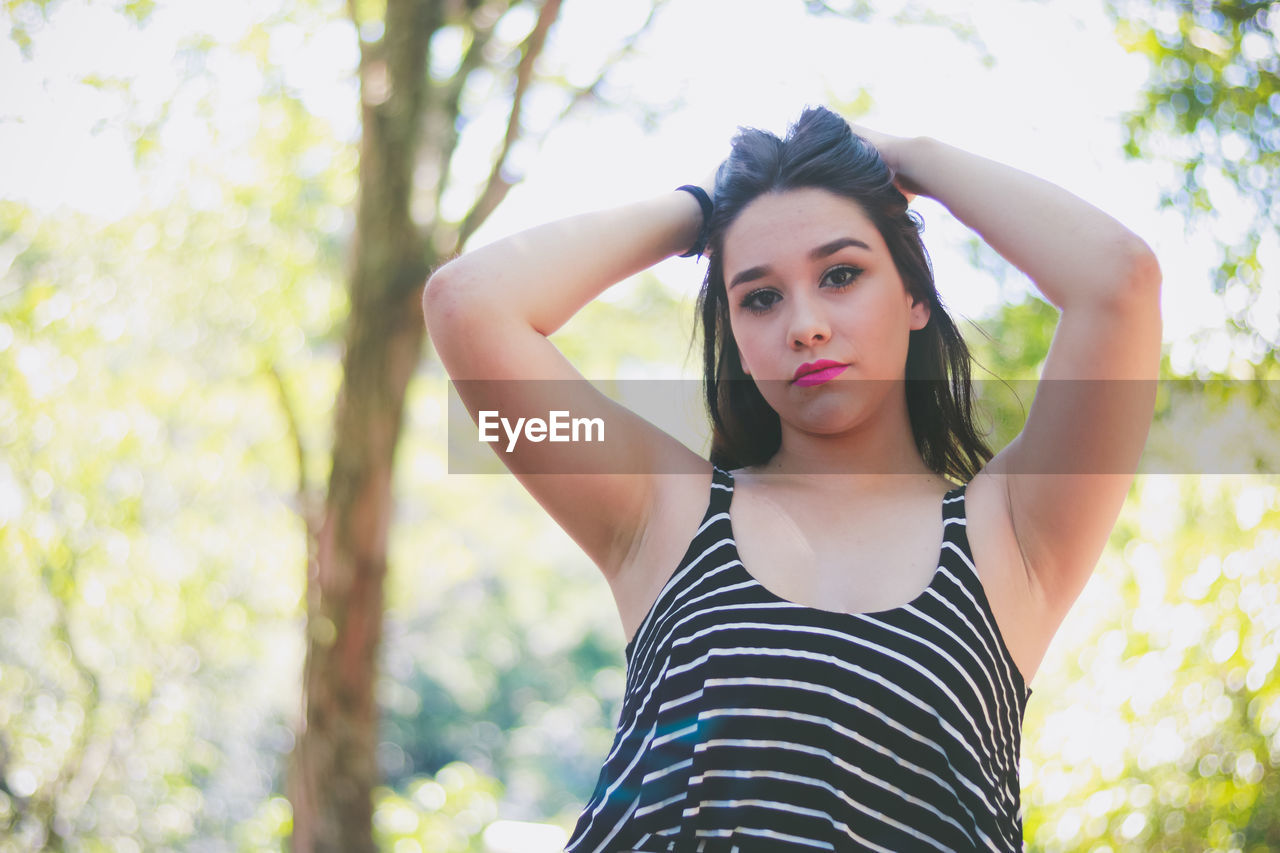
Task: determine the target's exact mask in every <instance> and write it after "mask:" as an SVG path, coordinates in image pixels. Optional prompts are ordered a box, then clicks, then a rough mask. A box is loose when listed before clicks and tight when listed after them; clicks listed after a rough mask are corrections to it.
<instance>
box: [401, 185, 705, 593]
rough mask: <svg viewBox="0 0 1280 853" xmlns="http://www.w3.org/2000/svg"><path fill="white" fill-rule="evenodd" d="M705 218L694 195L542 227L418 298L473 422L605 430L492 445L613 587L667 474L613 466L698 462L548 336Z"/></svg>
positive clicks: (437, 277)
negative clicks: (577, 423)
mask: <svg viewBox="0 0 1280 853" xmlns="http://www.w3.org/2000/svg"><path fill="white" fill-rule="evenodd" d="M701 217H702V212H701V208H700V206H699V204H698V201H697V199H695V198H694V197H693V196H692V195H690V194H689V193H687V192H677V191H673V192H669V193H665V194H663V195H661V196H657V197H654V198H651V199H648V200H645V201H641V202H637V203H634V204H629V205H625V206H622V207H617V208H613V209H609V210H603V211H599V212H595V213H588V214H584V215H581V216H575V217H572V218H569V219H565V220H561V221H558V222H553V223H550V224H547V225H542V226H539V227H536V228H533V229H530V230H528V231H525V232H523V233H520V234H516V235H514V236H512V237H508V238H506V239H503V240H500V241H498V242H496V243H493V244H491V245H488V246H484V247H481V248H479V249H476V250H474V251H471V252H468V253H467V254H465V255H463V256H461V257H459V258H457V259H455V260H453V261H452V262H450V263H449V264H447V265H446V266H444V267H442V268H441V269H440V270H439V271H437V272H436V273H435V274H434V275H433V276H432V277H431V280H430V281H429V282H428V284H427V287H426V291H425V293H424V295H423V310H424V312H425V315H426V321H427V328H428V331H429V332H430V335H431V339H432V341H433V343H434V344H435V347H436V351H437V352H438V353H439V355H440V359H441V361H442V362H443V364H444V366H445V368H446V369H447V370H448V372H449V375H450V376H451V377H452V378H453V379H454V380H455V387H456V388H457V390H458V392H459V395H460V396H461V397H462V400H463V402H464V403H465V404H466V406H467V408H468V410H469V411H470V412H471V416H472V418H473V419H476V418H477V417H478V413H479V412H481V411H492V412H496V413H497V417H499V418H506V419H507V420H508V422H509V423H516V422H517V419H518V418H521V417H523V418H542V419H544V420H546V419H548V416H549V414H550V413H551V412H552V411H564V412H567V413H568V415H569V417H571V418H585V419H588V420H594V419H599V421H600V422H601V423H602V424H603V429H602V432H603V438H604V441H603V442H598V443H588V442H585V441H582V442H573V443H566V442H560V443H553V442H551V441H545V440H544V441H540V442H534V441H528V440H526V441H519V442H516V443H515V444H514V447H513V448H512V449H511V450H510V451H509V452H508V450H507V447H508V442H506V441H505V439H504V440H502V441H501V442H499V443H498V444H496V445H495V450H496V451H498V455H499V457H500V458H501V459H502V461H503V463H504V464H505V465H507V467H508V468H510V469H511V471H512V472H513V473H514V474H516V476H517V477H519V478H520V480H521V482H522V483H523V484H524V486H525V487H526V488H527V489H528V490H529V491H530V493H531V494H532V495H533V496H534V498H536V499H537V500H538V502H539V503H540V504H542V506H543V507H544V508H545V509H546V510H547V511H548V512H549V513H550V514H551V516H552V517H553V518H554V519H555V520H556V521H557V522H558V523H559V524H560V526H561V527H562V528H564V530H565V531H566V532H567V533H569V535H570V536H571V537H573V539H574V540H575V541H577V542H578V544H579V545H580V546H581V547H582V548H583V550H584V551H585V552H586V553H587V554H588V556H590V557H591V558H592V559H593V560H594V561H595V562H596V564H597V565H598V566H600V568H601V570H602V571H603V572H604V573H605V575H606V576H607V577H609V578H610V580H611V581H614V582H615V588H617V584H618V582H619V578H617V577H615V576H616V575H617V574H618V573H619V572H620V571H621V570H622V569H623V567H624V566H625V565H626V564H627V562H628V559H629V557H632V556H634V554H633V552H634V550H635V547H636V546H637V544H638V542H639V541H640V538H641V537H640V534H641V533H642V532H643V530H644V528H645V525H646V524H647V522H648V520H649V518H650V516H651V513H652V510H653V507H654V506H655V503H656V502H657V501H658V500H659V499H660V497H661V494H660V493H661V491H662V490H663V489H664V488H667V487H668V485H667V481H669V480H670V479H672V478H662V477H647V476H637V475H636V474H632V473H621V472H620V469H619V467H618V466H619V462H620V461H621V460H625V461H626V464H627V469H626V470H627V471H629V472H638V473H639V474H641V475H642V474H644V473H646V472H658V471H663V472H671V471H673V470H689V471H700V470H701V468H702V467H706V465H705V463H703V462H702V460H701V459H699V458H698V457H697V455H696V454H694V453H693V452H692V451H690V450H688V449H687V448H685V447H684V446H683V445H682V444H680V443H679V442H678V441H676V440H675V439H673V438H671V437H670V436H668V435H667V434H666V433H664V432H662V431H661V430H659V429H658V428H656V427H654V426H653V425H652V424H650V423H648V422H647V421H645V420H643V419H642V418H640V417H638V416H637V415H635V414H634V413H632V412H630V411H628V410H627V409H625V408H623V407H621V406H619V405H617V404H616V403H614V402H612V401H611V400H609V399H608V398H606V397H605V396H603V395H602V394H600V393H599V392H598V391H596V390H595V389H594V388H593V387H592V386H591V385H590V384H589V383H587V382H586V381H585V380H584V379H583V378H582V376H581V375H580V374H579V373H578V372H577V370H576V369H574V367H573V366H572V365H571V364H570V363H569V362H568V361H567V360H566V359H565V358H564V356H563V355H562V354H561V353H560V352H559V351H558V350H557V349H556V348H555V346H553V345H552V343H551V342H550V341H549V340H547V335H549V334H551V333H552V332H554V331H555V330H556V329H558V328H559V327H560V326H561V325H562V324H564V322H565V321H566V320H568V319H569V318H570V317H571V316H573V314H574V313H575V312H577V311H578V310H579V309H580V308H581V307H582V306H583V305H585V304H586V303H588V302H589V301H591V300H592V299H593V298H595V297H596V296H597V295H599V294H600V293H601V292H603V291H604V290H605V289H607V288H608V287H609V286H610V285H612V284H614V283H616V282H618V281H621V280H622V279H624V278H626V277H627V276H630V275H632V274H634V273H636V272H639V271H640V270H643V269H645V268H646V267H649V266H651V265H653V264H655V263H657V262H658V261H660V260H662V259H664V258H666V257H669V256H671V255H673V254H676V253H678V252H682V251H684V250H685V249H687V248H688V247H689V246H690V245H691V244H692V243H693V242H694V240H695V239H696V237H697V234H698V230H699V228H700V226H701V223H702V218H701ZM602 331H603V333H604V334H607V330H602ZM467 380H484V381H479V382H471V381H467ZM544 380H562V381H554V382H549V381H544ZM493 420H494V418H493V417H490V421H493ZM708 471H709V468H708ZM600 472H606V473H600ZM607 472H613V473H607ZM708 476H709V473H708ZM621 582H622V583H623V585H624V586H626V585H627V584H631V583H634V580H633V579H622V581H621ZM639 585H640V586H644V584H642V583H641V584H639ZM619 604H620V607H622V608H623V609H624V611H625V606H626V605H625V602H623V601H622V600H621V597H620V601H619ZM625 616H626V614H625V612H624V618H625Z"/></svg>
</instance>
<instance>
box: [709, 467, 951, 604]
mask: <svg viewBox="0 0 1280 853" xmlns="http://www.w3.org/2000/svg"><path fill="white" fill-rule="evenodd" d="M717 474H719V475H722V477H723V479H724V480H726V481H727V483H726V485H725V486H724V487H723V491H724V492H725V493H726V494H723V495H717V496H716V497H719V498H720V500H719V501H718V502H717V501H715V500H712V504H713V505H714V504H716V503H720V504H721V506H719V507H714V506H713V507H709V508H708V512H707V516H708V517H712V516H715V515H717V514H719V513H724V515H725V525H726V527H727V529H728V534H729V535H728V538H729V547H730V548H731V549H732V550H733V559H734V560H736V561H737V563H738V566H739V567H740V568H741V569H742V573H743V574H744V575H746V576H747V578H749V579H750V581H751V583H752V584H753V585H754V586H756V587H758V588H759V589H760V590H761V592H762V593H763V594H764V595H766V596H768V597H769V598H771V599H773V600H774V601H776V602H778V603H780V604H785V605H787V606H789V607H794V608H798V609H800V610H807V611H812V612H815V613H825V614H829V615H830V616H832V617H833V618H836V619H840V618H843V617H849V618H854V619H874V618H877V617H885V616H891V615H892V614H894V613H897V612H900V611H903V610H906V609H907V608H909V607H912V606H913V605H915V604H918V603H919V602H920V601H921V600H922V599H924V597H925V596H927V595H928V594H929V591H930V590H931V589H933V588H934V586H935V585H936V584H937V583H938V578H939V576H940V575H941V572H942V568H943V566H942V563H943V559H942V556H943V552H945V551H946V548H947V543H948V542H952V538H953V537H952V532H951V527H952V525H953V524H956V523H957V521H956V519H958V520H959V521H958V524H960V525H963V524H964V523H965V506H964V501H963V500H962V501H961V502H960V511H959V514H958V515H957V516H956V518H955V519H950V521H951V522H952V523H951V524H948V520H949V519H948V518H947V504H948V503H950V502H951V501H952V500H954V499H955V498H956V497H957V496H961V497H962V496H963V495H964V492H965V487H964V486H963V485H960V486H956V487H955V488H953V489H949V490H948V491H947V492H946V494H944V495H943V496H942V500H941V501H940V502H939V510H938V511H939V514H940V517H941V519H942V542H941V544H940V545H939V546H938V554H937V556H936V557H935V558H934V567H933V574H931V575H930V576H929V583H928V584H926V585H925V587H924V588H923V589H922V590H920V592H919V593H918V594H916V595H915V596H914V597H913V598H912V599H911V600H910V601H907V602H904V603H903V604H898V605H895V606H893V607H885V608H881V609H879V610H832V609H829V608H826V607H817V606H815V605H812V604H803V603H801V602H799V601H794V600H792V599H790V598H787V597H786V596H783V595H779V594H778V593H776V592H774V591H773V590H771V589H770V588H769V587H768V586H766V585H765V584H764V583H762V582H761V581H760V580H759V578H757V577H756V576H755V575H754V574H752V572H751V569H750V568H749V567H748V566H747V564H746V563H745V562H743V559H742V555H741V554H740V553H738V535H737V533H736V532H735V531H734V529H733V516H732V515H731V514H730V511H729V510H730V507H731V506H732V502H733V493H734V490H735V489H736V481H735V479H734V476H733V473H732V472H730V471H728V470H725V469H723V468H719V467H716V468H714V470H713V474H712V484H713V485H712V493H713V495H714V494H715V489H716V487H715V485H714V484H715V482H716V475H717ZM953 544H954V545H956V547H959V544H958V543H954V542H953ZM961 550H967V549H961Z"/></svg>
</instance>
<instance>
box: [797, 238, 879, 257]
mask: <svg viewBox="0 0 1280 853" xmlns="http://www.w3.org/2000/svg"><path fill="white" fill-rule="evenodd" d="M847 246H857V247H858V248H859V249H866V250H867V251H868V252H869V251H871V247H870V246H868V245H867V244H866V243H864V242H862V241H861V240H859V239H857V238H856V237H841V238H840V239H838V240H832V241H831V242H830V243H823V244H822V245H821V246H819V247H818V248H816V249H814V250H813V251H812V252H810V253H809V259H810V260H813V261H816V260H818V259H819V258H825V257H826V256H827V255H834V254H835V253H836V252H838V251H840V250H841V249H843V248H845V247H847Z"/></svg>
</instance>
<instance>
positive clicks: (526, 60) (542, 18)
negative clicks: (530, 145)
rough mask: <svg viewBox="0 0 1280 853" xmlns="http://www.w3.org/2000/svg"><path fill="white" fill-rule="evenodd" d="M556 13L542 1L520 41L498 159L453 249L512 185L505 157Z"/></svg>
mask: <svg viewBox="0 0 1280 853" xmlns="http://www.w3.org/2000/svg"><path fill="white" fill-rule="evenodd" d="M559 14H560V0H546V2H545V3H543V4H542V8H541V9H540V10H539V11H538V20H537V22H536V23H535V24H534V25H533V29H532V30H530V31H529V35H528V36H527V37H526V38H525V40H524V44H523V45H522V48H521V54H520V63H519V64H518V65H517V66H516V86H515V91H514V92H513V93H512V96H511V112H510V114H508V116H507V131H506V133H505V134H504V135H503V137H502V148H501V149H499V151H498V156H497V157H496V158H495V159H494V161H493V168H492V169H491V170H490V171H489V179H488V180H487V181H486V182H485V185H484V189H483V190H481V191H480V195H479V196H478V197H477V198H476V202H475V204H473V205H472V206H471V210H469V211H468V212H467V215H466V217H464V218H463V220H462V227H461V228H459V229H458V239H457V246H458V247H459V248H460V247H462V246H463V245H465V244H466V242H467V238H469V237H470V236H471V235H472V234H474V233H475V230H476V229H477V228H479V227H480V225H481V224H482V223H483V222H484V221H485V220H486V219H488V218H489V215H490V214H491V213H493V211H494V210H495V209H497V207H498V205H499V204H500V203H501V202H502V200H503V199H504V198H506V196H507V192H508V191H509V190H510V189H511V187H512V186H513V183H512V182H511V181H508V180H507V179H506V178H505V177H503V174H502V173H503V171H504V170H505V168H506V165H507V158H508V157H509V156H510V155H511V148H512V146H514V145H515V143H516V140H517V139H519V138H520V113H521V110H522V109H523V108H524V99H525V95H526V94H528V91H529V84H530V83H532V82H533V66H534V63H535V62H536V61H537V59H538V56H539V55H541V53H542V49H543V47H545V46H546V43H547V33H548V32H549V31H550V30H551V25H552V24H553V23H555V20H556V18H557V17H558V16H559Z"/></svg>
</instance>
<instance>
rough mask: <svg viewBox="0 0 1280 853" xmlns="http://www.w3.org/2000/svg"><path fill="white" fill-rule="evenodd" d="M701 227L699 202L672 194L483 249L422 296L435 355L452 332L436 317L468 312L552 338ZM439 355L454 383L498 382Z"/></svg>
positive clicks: (488, 370) (488, 368)
mask: <svg viewBox="0 0 1280 853" xmlns="http://www.w3.org/2000/svg"><path fill="white" fill-rule="evenodd" d="M701 225H702V209H701V207H700V206H699V205H698V201H697V199H695V198H694V197H693V196H692V195H691V194H689V193H687V192H670V193H665V194H663V195H660V196H656V197H654V198H650V199H646V200H644V201H639V202H635V203H633V204H628V205H624V206H622V207H616V208H612V209H609V210H601V211H596V212H593V213H586V214H582V215H579V216H574V217H570V218H568V219H562V220H559V221H557V222H551V223H548V224H546V225H540V226H537V227H535V228H531V229H529V230H528V231H524V232H522V233H520V234H516V235H514V236H511V237H507V238H506V239H503V240H499V241H498V242H496V243H492V244H490V245H488V246H482V247H480V248H478V249H475V250H474V251H471V252H468V253H467V254H465V255H463V256H461V257H459V258H457V259H455V260H454V261H452V262H450V263H448V264H446V265H445V266H444V267H442V268H441V269H440V270H438V271H437V272H436V273H435V274H434V275H433V276H432V277H431V280H430V282H429V283H428V285H427V289H426V291H425V292H424V294H423V309H424V310H425V311H426V312H427V321H428V323H429V324H430V326H431V337H432V339H433V340H434V341H435V342H436V345H437V348H439V346H440V344H441V342H442V341H444V342H446V344H447V342H448V340H449V338H450V336H451V334H452V333H453V332H454V331H456V329H455V328H453V324H449V323H442V322H441V320H440V319H439V318H440V317H441V316H442V315H446V314H447V316H455V314H456V312H458V311H460V310H464V309H465V308H467V307H472V308H476V309H479V311H480V312H481V313H482V314H484V315H486V316H487V317H494V316H497V315H501V316H502V317H504V318H508V319H510V320H513V321H519V322H523V323H526V324H527V325H528V326H529V327H531V328H532V329H533V330H534V331H536V332H538V333H539V334H541V335H544V336H545V335H550V334H551V333H552V332H554V331H555V330H556V329H558V328H560V327H561V326H562V325H564V323H565V322H566V321H568V319H569V318H570V317H572V316H573V315H574V314H576V313H577V312H578V311H579V309H581V308H582V307H583V306H584V305H586V304H587V303H588V302H590V301H591V300H593V299H594V298H596V297H597V296H599V295H600V294H601V293H602V292H604V291H605V290H606V289H608V288H609V287H610V286H612V285H614V284H616V283H618V282H620V281H622V280H623V279H625V278H627V277H629V276H631V275H634V274H636V273H638V272H640V271H641V270H644V269H647V268H648V267H651V266H653V265H654V264H656V263H658V262H659V261H661V260H663V259H665V258H668V257H670V256H671V255H674V254H677V253H679V252H683V251H685V250H686V249H688V248H689V246H691V245H692V244H693V242H694V240H695V239H696V238H697V236H698V230H699V228H700V227H701ZM433 318H435V319H433ZM440 355H441V358H442V359H444V362H445V367H446V368H448V370H449V373H450V375H451V376H453V377H454V378H455V379H458V378H465V377H463V376H462V375H460V374H459V372H458V371H457V370H455V368H460V369H463V370H464V371H465V369H466V368H485V369H484V370H483V373H484V375H483V377H479V376H478V377H476V378H485V379H493V378H498V377H496V376H494V375H493V370H497V371H499V372H501V371H502V369H503V365H492V364H478V363H475V362H474V361H473V360H471V359H468V358H466V356H465V353H459V352H454V351H453V350H452V349H450V350H449V351H448V352H446V351H445V350H441V352H440ZM468 376H469V372H468Z"/></svg>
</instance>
